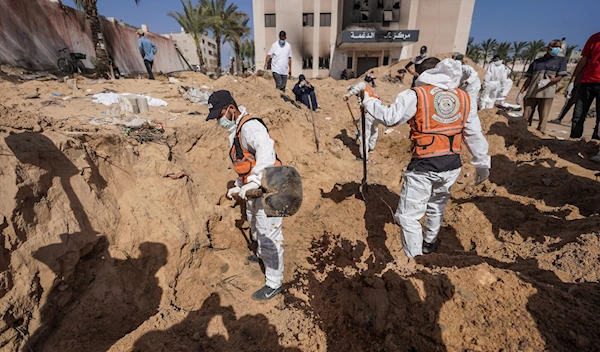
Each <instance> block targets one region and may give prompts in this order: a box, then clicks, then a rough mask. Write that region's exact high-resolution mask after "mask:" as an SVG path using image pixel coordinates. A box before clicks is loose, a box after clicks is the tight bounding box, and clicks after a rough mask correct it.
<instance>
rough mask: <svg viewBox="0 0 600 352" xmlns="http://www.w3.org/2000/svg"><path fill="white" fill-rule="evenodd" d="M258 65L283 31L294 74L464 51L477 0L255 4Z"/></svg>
mask: <svg viewBox="0 0 600 352" xmlns="http://www.w3.org/2000/svg"><path fill="white" fill-rule="evenodd" d="M252 4H253V12H254V40H255V45H256V65H257V67H258V68H261V67H262V66H264V63H265V58H266V56H267V53H268V51H269V49H270V47H271V45H272V44H273V43H274V42H275V41H277V39H278V37H277V36H278V33H279V31H281V30H284V31H286V32H287V40H288V42H290V44H291V45H292V50H293V57H292V74H293V75H294V76H298V75H299V74H300V73H303V74H305V75H306V76H307V77H313V78H314V77H327V76H332V77H334V78H340V75H341V73H342V71H343V70H344V69H347V70H348V71H350V72H352V73H354V74H355V75H356V76H360V75H362V74H363V73H365V72H366V71H367V70H368V69H370V68H372V67H375V66H380V65H386V64H391V63H393V62H396V61H398V60H402V59H406V58H410V57H414V56H417V55H418V54H419V49H420V47H421V46H422V45H426V46H427V47H428V48H429V53H430V55H436V54H441V53H451V52H463V53H464V52H465V51H466V48H467V42H468V39H469V32H470V31H471V18H472V16H473V9H474V7H475V0H291V1H290V0H253V1H252Z"/></svg>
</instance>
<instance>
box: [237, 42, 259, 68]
mask: <svg viewBox="0 0 600 352" xmlns="http://www.w3.org/2000/svg"><path fill="white" fill-rule="evenodd" d="M241 54H242V60H243V61H248V65H249V66H252V65H254V63H255V59H256V58H255V51H254V40H248V39H246V40H244V41H243V42H242V45H241Z"/></svg>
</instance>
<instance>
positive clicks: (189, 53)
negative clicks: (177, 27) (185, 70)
mask: <svg viewBox="0 0 600 352" xmlns="http://www.w3.org/2000/svg"><path fill="white" fill-rule="evenodd" d="M165 37H168V38H171V40H172V41H173V43H174V44H175V45H176V46H177V47H178V48H179V50H181V53H182V54H183V57H185V59H186V60H187V62H189V64H190V65H192V66H193V67H195V66H196V65H199V64H200V58H199V57H198V53H197V51H196V42H195V41H194V38H192V36H191V35H189V34H187V33H186V32H185V31H183V29H182V30H181V32H179V33H171V34H165ZM200 48H201V49H202V56H203V57H204V63H205V64H206V69H207V70H208V71H212V70H215V69H216V68H217V42H216V41H215V40H214V39H212V38H209V37H207V36H205V35H203V36H202V39H200Z"/></svg>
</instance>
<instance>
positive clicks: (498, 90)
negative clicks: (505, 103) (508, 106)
mask: <svg viewBox="0 0 600 352" xmlns="http://www.w3.org/2000/svg"><path fill="white" fill-rule="evenodd" d="M507 79H508V69H507V68H506V66H505V65H504V64H503V63H502V59H500V56H498V55H496V56H494V57H493V58H492V63H491V64H490V65H489V66H488V68H487V70H486V71H485V76H484V78H483V90H482V91H481V99H480V103H481V104H480V105H481V109H491V108H493V107H494V106H495V105H496V102H497V101H498V100H502V93H503V92H504V90H505V88H506V87H507V86H506V80H507Z"/></svg>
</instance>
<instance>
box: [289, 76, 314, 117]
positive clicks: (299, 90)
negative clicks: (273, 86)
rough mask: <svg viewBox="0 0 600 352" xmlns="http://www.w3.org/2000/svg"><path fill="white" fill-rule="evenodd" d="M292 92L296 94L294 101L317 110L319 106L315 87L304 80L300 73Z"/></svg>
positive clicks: (304, 77)
mask: <svg viewBox="0 0 600 352" xmlns="http://www.w3.org/2000/svg"><path fill="white" fill-rule="evenodd" d="M292 92H293V93H294V94H295V95H296V101H299V102H301V103H302V104H304V105H306V106H307V107H308V108H309V109H313V110H317V109H318V108H319V104H317V96H316V94H315V87H313V85H312V84H310V82H309V81H307V80H306V76H304V75H300V77H298V83H296V85H295V86H294V89H292Z"/></svg>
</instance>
